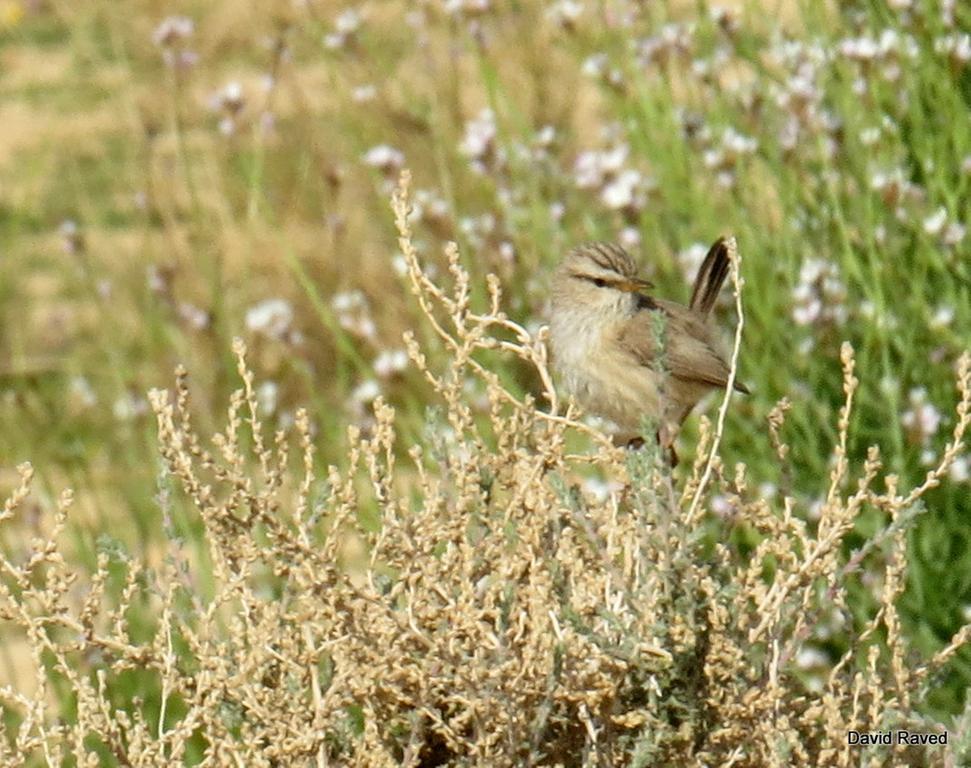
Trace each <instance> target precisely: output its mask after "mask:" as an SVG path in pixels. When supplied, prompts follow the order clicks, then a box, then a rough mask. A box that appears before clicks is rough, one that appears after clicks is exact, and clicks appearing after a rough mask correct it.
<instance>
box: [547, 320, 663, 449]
mask: <svg viewBox="0 0 971 768" xmlns="http://www.w3.org/2000/svg"><path fill="white" fill-rule="evenodd" d="M621 322H622V320H620V319H613V318H605V317H600V316H597V315H593V316H590V315H587V316H586V317H579V316H578V315H577V313H556V315H555V316H554V318H553V319H552V322H551V323H550V344H551V346H552V349H553V361H554V366H555V368H556V371H557V373H558V374H559V376H560V379H561V381H562V384H563V386H564V387H565V389H566V390H567V392H568V393H569V394H571V395H573V396H574V397H575V398H576V399H577V401H578V402H579V403H580V404H581V405H583V406H584V408H586V409H587V410H589V411H591V412H593V413H594V414H596V415H598V416H602V417H605V418H608V419H610V420H611V421H613V422H615V423H616V424H617V425H618V426H620V427H622V428H623V429H625V430H626V429H630V430H633V431H635V432H636V431H637V430H638V428H639V426H640V422H641V419H642V418H643V417H644V416H649V417H657V416H658V411H659V408H658V386H657V385H658V381H657V373H656V372H654V371H652V370H650V369H649V368H646V367H644V366H642V365H639V364H638V363H637V362H636V360H634V359H633V357H632V356H631V355H630V354H628V353H627V352H626V351H625V350H624V349H623V347H622V346H621V344H620V342H619V338H618V336H619V333H618V331H619V326H620V323H621Z"/></svg>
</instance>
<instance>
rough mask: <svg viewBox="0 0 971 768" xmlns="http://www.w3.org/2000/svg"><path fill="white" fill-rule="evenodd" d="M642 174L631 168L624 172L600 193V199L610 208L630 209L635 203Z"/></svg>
mask: <svg viewBox="0 0 971 768" xmlns="http://www.w3.org/2000/svg"><path fill="white" fill-rule="evenodd" d="M641 180H642V177H641V174H640V173H639V172H638V171H635V170H633V169H631V168H628V169H627V170H625V171H622V172H621V173H620V174H618V176H617V178H615V179H614V180H613V181H612V182H610V183H609V184H607V185H606V186H605V187H604V188H603V190H602V191H601V193H600V199H601V200H602V201H603V204H604V205H606V206H607V207H608V208H612V209H614V210H618V209H620V208H629V207H631V206H632V205H634V203H635V193H636V191H637V189H638V187H639V186H640V184H641Z"/></svg>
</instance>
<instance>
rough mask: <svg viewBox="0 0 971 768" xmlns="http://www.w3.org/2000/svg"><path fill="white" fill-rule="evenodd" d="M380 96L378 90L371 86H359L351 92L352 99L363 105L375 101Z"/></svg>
mask: <svg viewBox="0 0 971 768" xmlns="http://www.w3.org/2000/svg"><path fill="white" fill-rule="evenodd" d="M377 95H378V89H377V88H375V87H374V86H373V85H371V84H367V85H359V86H358V87H357V88H355V89H354V90H353V91H351V99H353V100H354V101H355V102H356V103H358V104H363V103H364V102H366V101H373V100H374V99H375V97H376V96H377Z"/></svg>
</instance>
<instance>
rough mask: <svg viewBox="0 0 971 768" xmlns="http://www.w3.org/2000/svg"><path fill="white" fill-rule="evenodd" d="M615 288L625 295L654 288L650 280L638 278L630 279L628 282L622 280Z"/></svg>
mask: <svg viewBox="0 0 971 768" xmlns="http://www.w3.org/2000/svg"><path fill="white" fill-rule="evenodd" d="M616 285H617V288H619V289H620V290H622V291H626V292H627V293H640V292H641V291H646V290H647V289H649V288H653V287H654V283H652V282H651V281H650V280H642V279H641V278H639V277H632V278H631V279H630V280H622V281H620V282H619V283H617V284H616Z"/></svg>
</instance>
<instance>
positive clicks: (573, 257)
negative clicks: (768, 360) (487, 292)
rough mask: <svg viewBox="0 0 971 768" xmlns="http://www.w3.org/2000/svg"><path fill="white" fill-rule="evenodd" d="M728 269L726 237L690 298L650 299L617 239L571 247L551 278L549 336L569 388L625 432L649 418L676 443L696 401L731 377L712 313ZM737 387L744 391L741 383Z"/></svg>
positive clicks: (632, 432) (665, 439) (665, 440)
mask: <svg viewBox="0 0 971 768" xmlns="http://www.w3.org/2000/svg"><path fill="white" fill-rule="evenodd" d="M730 268H731V262H730V257H729V254H728V248H727V245H726V241H725V239H724V238H719V239H718V240H717V241H716V242H715V243H714V245H712V247H711V249H710V250H709V251H708V255H707V256H706V257H705V259H704V261H703V263H702V265H701V267H700V268H699V270H698V275H697V277H696V278H695V282H694V287H693V289H692V292H691V300H690V302H689V304H688V306H685V305H683V304H679V303H677V302H674V301H667V300H664V299H658V298H655V297H652V296H650V295H648V294H647V293H646V291H647V290H648V289H649V288H652V287H653V286H652V285H651V283H649V282H648V281H646V280H643V279H641V278H639V277H638V276H637V267H636V265H635V263H634V260H633V259H632V258H631V256H630V255H629V254H628V253H627V251H625V250H624V249H623V248H621V247H620V246H619V245H613V244H608V243H587V244H584V245H580V246H578V247H577V248H574V249H573V250H572V251H570V253H569V254H568V255H567V256H566V258H565V259H564V260H563V262H562V263H561V264H560V266H559V267H558V268H557V270H556V272H555V273H554V276H553V282H552V307H551V309H552V311H551V316H550V342H551V345H552V349H553V356H554V365H555V368H556V370H557V373H558V374H559V377H560V379H561V381H562V383H563V385H564V386H565V388H566V390H567V392H568V393H569V394H571V395H573V396H574V397H575V398H576V399H577V401H578V402H579V403H580V404H581V405H582V406H583V407H585V408H586V409H587V410H588V411H590V412H593V413H594V414H597V415H599V416H602V417H605V418H607V419H610V420H611V421H612V422H614V423H615V424H616V425H617V426H618V427H619V429H620V430H621V436H620V437H622V438H625V439H633V438H636V437H637V436H638V435H640V432H641V425H642V424H643V423H644V421H645V419H646V420H647V421H649V422H652V423H653V424H654V425H655V429H656V430H657V434H658V437H659V438H660V439H661V442H662V444H667V445H670V442H671V441H672V440H673V438H674V435H675V434H676V433H677V431H678V428H679V427H680V425H681V423H682V422H683V421H684V420H685V418H686V417H687V416H688V414H689V413H690V412H691V410H692V409H693V408H694V407H695V405H696V404H697V403H698V401H699V400H701V399H702V398H703V397H704V396H705V395H707V394H708V393H710V392H712V391H713V390H716V389H724V388H725V387H726V385H727V383H728V377H729V366H728V364H727V362H726V360H725V357H724V355H723V354H722V352H721V351H720V348H721V345H720V344H719V343H718V341H717V339H716V336H715V333H714V331H713V329H712V328H711V327H710V325H709V322H708V317H709V315H710V313H711V309H712V307H713V306H714V304H715V301H716V299H717V298H718V293H719V291H720V290H721V287H722V284H723V283H724V282H725V278H726V277H727V276H728V274H729V271H730ZM735 389H736V390H738V391H740V392H748V389H747V388H746V387H745V386H744V385H743V384H741V383H739V382H737V381H736V382H735Z"/></svg>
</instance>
